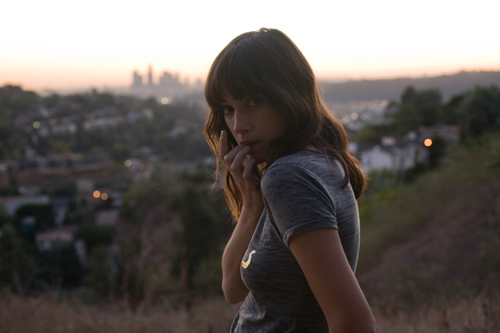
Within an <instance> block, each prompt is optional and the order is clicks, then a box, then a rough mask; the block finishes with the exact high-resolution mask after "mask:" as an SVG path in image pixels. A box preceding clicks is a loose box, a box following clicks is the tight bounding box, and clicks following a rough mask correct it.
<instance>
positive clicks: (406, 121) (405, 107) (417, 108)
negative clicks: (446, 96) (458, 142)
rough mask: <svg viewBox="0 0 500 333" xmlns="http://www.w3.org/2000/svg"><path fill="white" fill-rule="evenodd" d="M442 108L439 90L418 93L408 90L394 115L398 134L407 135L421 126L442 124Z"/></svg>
mask: <svg viewBox="0 0 500 333" xmlns="http://www.w3.org/2000/svg"><path fill="white" fill-rule="evenodd" d="M441 108H442V104H441V93H440V92H439V90H437V89H426V90H421V91H416V90H415V89H414V88H413V87H408V88H406V90H405V91H404V92H403V94H402V95H401V103H400V104H399V106H398V108H397V110H396V112H395V113H394V114H393V121H394V125H395V127H396V129H397V131H398V132H399V133H398V134H406V133H407V132H409V131H412V130H416V129H417V128H418V127H420V126H433V125H436V124H438V123H440V116H441Z"/></svg>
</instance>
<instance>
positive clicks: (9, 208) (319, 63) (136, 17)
mask: <svg viewBox="0 0 500 333" xmlns="http://www.w3.org/2000/svg"><path fill="white" fill-rule="evenodd" d="M499 9H500V4H496V3H494V2H492V1H486V0H479V1H475V2H474V3H456V2H452V1H427V0H425V1H420V2H418V3H405V2H400V1H389V0H383V1H378V2H372V1H351V2H339V1H330V2H328V3H325V2H324V1H316V0H312V1H308V2H307V3H306V4H298V3H293V2H289V1H253V2H251V3H248V2H245V3H243V2H237V1H189V0H186V1H179V2H170V1H166V2H163V3H158V2H156V1H150V0H146V1H141V2H140V3H130V2H118V1H109V0H101V1H95V0H89V1H87V2H85V3H78V4H77V3H70V2H63V1H59V0H49V1H45V2H39V1H29V0H28V1H16V2H10V3H6V4H3V5H2V13H1V14H0V16H1V20H0V29H1V31H3V33H2V34H1V35H0V331H1V332H34V331H37V332H55V331H56V332H89V331H90V332H109V331H119V332H223V331H228V329H229V326H230V324H231V321H232V319H233V317H234V315H235V313H236V311H237V308H238V306H231V305H228V304H226V302H225V301H224V299H223V296H222V293H221V290H220V282H221V272H220V257H221V253H222V250H223V247H224V245H225V243H226V241H227V239H228V237H229V236H230V234H231V231H232V228H233V226H232V222H231V218H230V215H229V213H228V212H227V210H226V209H225V207H224V204H223V202H222V200H221V197H220V195H221V192H220V189H219V185H218V183H215V185H214V180H215V179H214V172H215V161H214V159H213V157H212V156H211V152H210V150H209V148H208V146H207V144H206V142H205V140H204V138H203V135H202V133H201V131H202V128H203V123H204V120H205V115H206V109H207V107H206V104H205V101H204V97H203V86H204V80H205V77H206V74H207V72H208V69H209V67H210V65H211V62H212V60H213V59H214V58H215V57H216V56H217V54H218V53H219V51H220V50H221V49H222V48H223V47H224V46H225V45H226V44H227V43H228V42H229V41H230V40H231V39H232V38H234V37H236V36H237V35H239V34H240V33H243V32H246V31H251V30H256V29H258V28H261V27H269V28H277V29H280V30H282V31H283V32H285V33H286V34H287V35H288V36H289V37H290V38H291V39H292V40H294V42H295V43H296V44H297V46H298V47H299V48H300V49H301V50H302V51H303V53H304V55H305V56H306V57H307V58H308V60H309V61H310V64H311V66H312V67H313V69H314V71H315V73H316V76H317V78H318V80H319V87H320V89H321V93H322V96H323V99H324V101H325V103H326V104H327V105H328V106H329V107H330V109H331V110H332V112H333V114H334V115H335V116H337V117H338V118H339V119H341V121H342V123H343V124H344V125H345V127H346V129H347V130H348V132H349V135H350V137H351V145H350V149H351V151H352V152H353V153H355V154H356V155H357V156H358V157H359V159H360V161H361V163H362V166H363V169H364V170H365V172H366V174H367V175H368V176H369V178H370V183H369V188H368V190H367V192H366V193H365V195H364V196H363V197H362V198H361V199H360V200H359V209H360V215H361V227H362V243H361V253H360V261H359V265H358V270H357V272H356V275H357V277H358V279H359V281H360V284H361V286H362V288H363V290H364V291H365V293H366V296H367V298H368V300H369V302H370V304H371V305H372V307H373V311H374V313H375V315H376V317H377V320H378V324H379V331H380V332H426V333H428V332H496V331H498V330H500V319H499V318H498V315H495V314H498V313H500V304H499V303H498V299H499V298H498V297H499V296H500V295H499V292H498V288H497V286H498V284H499V283H500V134H499V133H500V132H499V128H500V88H499V87H500V40H499V37H498V34H497V32H496V30H497V27H496V23H495V22H496V20H497V19H496V13H498V10H499Z"/></svg>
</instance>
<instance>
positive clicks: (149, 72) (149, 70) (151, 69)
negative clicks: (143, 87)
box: [148, 65, 155, 87]
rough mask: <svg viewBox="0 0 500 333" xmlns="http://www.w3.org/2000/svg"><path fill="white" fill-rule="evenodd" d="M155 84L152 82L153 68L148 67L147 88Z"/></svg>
mask: <svg viewBox="0 0 500 333" xmlns="http://www.w3.org/2000/svg"><path fill="white" fill-rule="evenodd" d="M154 86H155V83H154V81H153V67H152V66H151V65H149V67H148V87H154Z"/></svg>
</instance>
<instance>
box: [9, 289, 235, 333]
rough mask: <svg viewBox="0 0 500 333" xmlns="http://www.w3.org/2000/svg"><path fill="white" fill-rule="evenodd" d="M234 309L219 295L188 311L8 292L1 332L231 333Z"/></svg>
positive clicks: (171, 307)
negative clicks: (95, 303) (132, 308)
mask: <svg viewBox="0 0 500 333" xmlns="http://www.w3.org/2000/svg"><path fill="white" fill-rule="evenodd" d="M235 312H236V309H235V308H234V307H232V306H230V305H228V304H227V303H226V302H225V301H224V300H223V299H220V298H217V299H211V300H206V301H203V302H201V303H199V304H196V305H194V306H192V307H191V309H189V310H188V309H186V308H183V309H174V307H173V306H172V305H169V304H165V305H156V306H155V307H154V308H150V309H147V310H145V311H143V312H142V313H131V312H129V311H127V310H126V308H125V307H122V306H120V305H119V304H113V305H105V306H89V305H84V304H81V303H78V302H70V301H61V300H57V299H56V298H55V297H52V296H50V295H44V296H41V297H38V298H21V297H17V296H13V295H10V294H8V295H4V296H3V297H2V299H1V301H0V332H2V333H19V332H30V333H49V332H50V333H57V332H61V333H66V332H68V333H69V332H71V333H80V332H81V333H84V332H85V333H89V332H92V333H97V332H106V333H115V332H116V333H134V332H137V333H149V332H161V333H169V332H172V333H173V332H175V333H194V332H204V333H205V332H228V331H229V326H230V324H231V321H232V319H233V317H234V315H235Z"/></svg>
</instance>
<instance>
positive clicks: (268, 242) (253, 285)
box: [231, 150, 359, 333]
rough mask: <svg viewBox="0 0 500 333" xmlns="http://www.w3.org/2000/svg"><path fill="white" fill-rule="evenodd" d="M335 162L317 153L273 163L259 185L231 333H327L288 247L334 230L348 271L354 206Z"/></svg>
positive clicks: (353, 253) (355, 246)
mask: <svg viewBox="0 0 500 333" xmlns="http://www.w3.org/2000/svg"><path fill="white" fill-rule="evenodd" d="M343 178H344V172H343V170H342V167H341V166H340V163H339V162H338V161H337V160H335V159H334V158H331V157H327V156H326V155H324V154H323V153H321V152H319V151H313V150H302V151H299V152H297V153H294V154H292V155H288V156H285V157H282V158H280V159H278V160H277V161H276V162H274V163H273V164H272V165H271V166H270V167H269V169H268V170H267V171H266V172H265V174H264V175H263V177H262V180H261V189H262V196H263V198H264V204H265V209H264V212H263V213H262V216H261V218H260V220H259V223H258V225H257V227H256V229H255V232H254V235H253V238H252V240H251V242H250V244H249V247H248V250H247V252H246V254H245V256H244V258H243V261H242V265H241V276H242V279H243V282H244V283H245V285H246V286H247V288H248V289H249V293H248V296H247V297H246V299H245V301H244V303H243V304H242V306H241V308H240V310H239V312H238V314H237V316H236V318H235V319H234V322H233V325H232V327H231V332H252V333H255V332H279V333H285V332H328V327H327V322H326V318H325V316H324V314H323V312H322V310H321V308H320V306H319V304H318V302H317V301H316V298H315V297H314V295H313V293H312V291H311V289H310V287H309V285H308V283H307V281H306V278H305V276H304V274H303V273H302V270H301V268H300V266H299V264H298V263H297V261H296V260H295V257H294V256H293V254H292V252H291V251H290V250H289V248H288V243H289V241H290V238H291V237H292V236H294V235H297V234H299V233H302V232H306V231H309V230H313V229H316V228H325V227H326V228H335V229H337V230H338V231H339V235H340V239H341V242H342V246H343V248H344V252H345V253H346V257H347V259H348V261H349V264H350V265H351V268H352V270H353V271H354V270H355V269H356V263H357V259H358V251H359V214H358V206H357V202H356V199H355V196H354V193H353V191H352V188H351V186H350V185H347V186H346V187H344V188H342V185H341V184H342V180H343Z"/></svg>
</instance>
